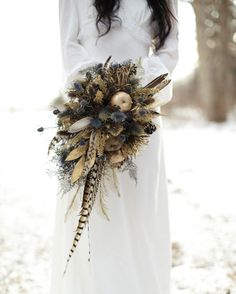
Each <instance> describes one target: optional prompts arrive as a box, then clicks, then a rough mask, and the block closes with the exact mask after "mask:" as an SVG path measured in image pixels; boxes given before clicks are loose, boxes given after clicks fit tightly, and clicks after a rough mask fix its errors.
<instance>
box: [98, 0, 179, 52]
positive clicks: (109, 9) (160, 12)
mask: <svg viewBox="0 0 236 294" xmlns="http://www.w3.org/2000/svg"><path fill="white" fill-rule="evenodd" d="M147 3H148V7H149V8H150V9H151V11H152V15H151V22H152V21H154V30H155V35H154V37H153V40H152V42H153V45H154V47H155V48H154V50H155V51H157V50H158V49H159V48H160V47H162V45H163V44H164V43H165V39H166V38H167V36H168V35H169V33H170V31H171V28H172V22H171V17H173V18H174V19H175V20H176V21H178V20H177V19H176V18H175V16H174V15H173V13H172V12H171V10H170V5H169V0H147ZM93 5H94V6H95V8H96V10H97V18H96V27H97V29H98V32H99V38H100V37H102V36H104V35H106V34H107V33H108V32H109V31H110V29H111V22H112V20H116V19H119V20H120V18H119V17H118V16H117V15H115V13H116V12H117V11H118V10H119V8H120V0H94V4H93ZM99 22H101V23H103V24H104V25H105V26H106V27H107V30H106V31H105V33H103V34H100V29H99V26H98V24H99Z"/></svg>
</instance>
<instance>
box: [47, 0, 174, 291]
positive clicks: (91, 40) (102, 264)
mask: <svg viewBox="0 0 236 294" xmlns="http://www.w3.org/2000/svg"><path fill="white" fill-rule="evenodd" d="M171 4H172V6H171V9H172V12H173V14H174V15H175V17H176V18H177V1H176V0H172V1H171ZM118 16H119V17H120V18H121V20H122V24H121V26H120V23H119V22H118V21H115V22H113V23H112V28H111V31H110V32H109V33H108V34H107V35H105V36H104V37H101V38H100V39H99V40H98V42H97V43H96V37H97V29H96V25H95V19H96V10H95V7H94V6H93V5H92V0H60V2H59V20H60V21H59V23H60V33H61V49H62V50H61V52H62V62H63V73H64V79H63V83H62V88H63V89H64V88H65V87H66V86H67V85H68V84H69V83H70V81H71V80H73V78H74V77H75V76H76V74H78V73H79V70H81V69H83V68H85V67H86V66H88V65H91V64H93V63H94V62H95V63H96V62H104V61H105V60H106V59H107V58H108V56H110V55H112V61H123V60H126V59H130V58H133V59H134V60H136V58H139V57H141V60H142V66H143V68H144V70H145V76H144V77H143V81H142V83H143V85H145V84H146V83H147V82H150V81H151V80H152V79H154V78H155V77H157V76H158V75H160V74H162V73H168V74H169V76H168V77H169V78H171V74H172V72H173V70H174V68H175V66H176V64H177V61H178V25H177V23H176V22H173V29H172V31H171V33H170V35H169V36H168V38H167V39H166V42H165V44H164V46H163V47H162V48H161V49H160V50H159V51H158V52H157V53H152V55H148V54H149V48H150V45H151V40H152V36H153V30H152V27H151V26H150V24H149V20H150V17H151V10H150V8H149V7H148V5H147V1H146V0H123V1H121V7H120V9H119V12H118ZM102 28H103V27H102V26H101V31H102V32H103V30H102ZM104 31H105V28H104ZM156 95H159V96H158V97H159V99H160V104H159V106H158V107H157V109H158V110H160V106H161V105H164V104H166V103H168V102H169V101H170V100H171V99H172V82H171V83H170V84H169V85H168V86H167V87H166V88H164V89H163V90H162V92H161V93H158V94H156ZM159 124H160V128H159V129H158V130H157V131H156V132H155V133H153V134H152V135H151V137H150V142H149V145H148V146H146V147H145V148H144V149H143V152H141V153H140V154H139V155H138V156H137V158H136V159H135V163H136V164H137V167H138V181H137V186H136V185H135V182H134V181H133V179H131V178H130V177H129V175H128V174H127V172H124V173H122V174H119V186H120V192H121V196H120V197H118V196H117V194H116V193H115V192H114V190H110V192H109V196H108V197H107V208H108V215H109V217H110V221H107V220H106V219H105V218H104V217H102V216H101V214H99V213H98V210H97V209H96V208H95V207H94V208H93V209H92V212H91V215H90V220H89V234H88V230H87V226H86V228H85V230H84V232H83V233H82V236H81V239H80V241H79V243H78V245H77V248H76V250H75V252H74V254H73V255H72V258H71V260H70V263H69V265H68V269H67V273H66V275H65V276H63V270H64V267H65V263H66V259H67V257H68V254H69V250H70V248H71V246H72V242H73V238H74V231H75V228H76V226H77V221H78V214H79V210H80V206H79V204H80V203H79V202H78V203H77V207H75V208H74V209H73V210H72V212H71V214H70V215H69V216H68V218H67V220H66V221H64V217H65V212H66V210H67V207H68V205H69V203H70V200H71V197H72V195H73V193H68V195H64V196H63V198H60V197H58V198H57V205H56V218H55V234H54V245H53V258H52V277H51V289H50V294H170V284H171V279H170V277H171V275H170V273H171V246H170V245H171V242H170V230H169V212H168V190H167V179H166V172H165V161H164V150H163V137H162V132H163V131H162V120H161V117H159ZM78 201H79V200H78ZM88 236H89V239H88ZM89 240H90V261H88V257H89Z"/></svg>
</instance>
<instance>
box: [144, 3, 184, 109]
mask: <svg viewBox="0 0 236 294" xmlns="http://www.w3.org/2000/svg"><path fill="white" fill-rule="evenodd" d="M170 3H171V7H170V10H171V11H172V13H173V15H174V16H175V18H176V19H177V20H178V0H171V1H170ZM171 20H172V29H171V31H170V33H169V35H168V36H167V38H166V40H165V43H164V45H163V46H162V47H161V48H160V49H159V50H158V51H157V52H153V53H152V54H151V55H150V56H145V57H142V58H141V65H142V66H143V68H144V73H145V74H144V80H143V85H144V86H145V85H146V84H147V83H149V82H150V81H152V80H153V79H154V78H156V77H157V76H159V75H161V74H163V73H168V76H167V78H168V79H171V82H170V83H169V84H168V85H167V86H166V87H165V88H163V89H162V90H161V91H160V93H157V94H155V97H156V98H158V100H160V102H159V103H158V106H162V105H164V104H166V103H168V102H169V101H170V100H171V99H172V96H173V81H172V77H171V76H172V73H173V70H174V68H175V67H176V65H177V62H178V57H179V52H178V51H179V50H178V45H179V39H178V33H179V28H178V23H177V21H176V20H175V19H173V18H172V17H171Z"/></svg>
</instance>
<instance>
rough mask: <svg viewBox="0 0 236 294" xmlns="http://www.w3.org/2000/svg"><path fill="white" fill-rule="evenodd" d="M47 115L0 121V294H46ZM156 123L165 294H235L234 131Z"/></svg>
mask: <svg viewBox="0 0 236 294" xmlns="http://www.w3.org/2000/svg"><path fill="white" fill-rule="evenodd" d="M50 116H51V122H49V123H47V122H45V121H48V119H47V117H48V112H37V113H33V115H32V114H31V115H29V113H27V112H16V113H14V112H13V113H6V112H5V113H1V115H0V132H1V145H0V146H1V147H0V148H1V152H0V163H1V164H0V179H1V180H0V293H1V294H21V293H27V294H29V293H30V294H46V293H48V289H49V282H50V256H51V245H52V244H51V237H52V232H53V222H54V212H55V191H56V183H55V179H53V178H50V177H49V176H48V175H47V174H46V173H45V169H46V168H47V165H46V162H47V156H46V152H47V144H48V141H49V139H50V138H51V136H52V134H53V133H54V130H53V129H50V130H48V132H46V133H45V134H39V133H37V132H36V129H37V128H38V127H40V126H41V125H43V126H45V125H49V124H50V125H53V117H52V115H51V114H50ZM193 116H194V117H195V121H194V122H193V121H189V120H187V119H180V120H177V119H170V118H169V117H165V118H163V126H164V128H165V134H164V145H165V158H166V168H167V175H168V182H169V192H170V193H169V207H170V221H171V234H172V247H173V267H172V284H173V290H172V294H179V293H183V294H195V293H196V294H217V293H219V294H235V293H236V254H235V253H236V213H235V207H236V206H235V203H236V200H235V197H236V184H235V171H234V169H235V167H236V156H235V150H236V136H235V134H236V125H235V122H233V121H232V122H231V121H229V122H227V123H223V124H219V125H217V124H214V123H206V122H204V121H203V120H201V119H200V118H199V117H198V116H196V114H194V115H193Z"/></svg>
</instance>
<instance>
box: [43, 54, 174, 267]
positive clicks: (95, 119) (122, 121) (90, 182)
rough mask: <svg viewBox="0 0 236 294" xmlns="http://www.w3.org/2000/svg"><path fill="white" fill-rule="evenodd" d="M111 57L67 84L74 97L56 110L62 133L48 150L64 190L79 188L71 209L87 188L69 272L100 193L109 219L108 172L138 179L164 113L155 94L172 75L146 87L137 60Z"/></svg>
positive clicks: (59, 128) (58, 132)
mask: <svg viewBox="0 0 236 294" xmlns="http://www.w3.org/2000/svg"><path fill="white" fill-rule="evenodd" d="M110 59H111V56H109V58H108V59H107V60H106V61H105V62H104V64H103V63H97V64H96V65H94V66H91V67H88V68H86V69H85V76H84V77H81V78H78V79H75V80H74V81H73V83H72V86H71V87H69V88H67V90H66V94H67V96H68V101H66V102H65V103H64V104H63V105H62V106H61V107H60V108H59V109H55V110H54V114H55V115H56V116H57V132H56V135H55V136H54V138H53V139H52V141H51V143H50V144H49V148H48V152H49V153H50V152H53V154H54V156H53V158H52V159H53V161H54V162H55V163H56V166H57V171H56V172H57V175H58V178H59V180H60V181H61V183H62V186H63V187H64V188H63V189H64V192H65V193H66V192H67V191H69V190H70V189H72V188H73V187H74V186H76V187H78V189H77V192H76V194H75V196H74V197H73V200H72V202H71V204H70V206H69V208H68V210H70V209H71V207H72V205H73V203H74V201H75V198H76V196H77V194H78V192H79V191H80V189H83V194H82V195H83V196H82V202H81V207H80V214H79V219H78V225H77V228H76V231H75V236H74V240H73V244H72V248H71V250H70V252H69V256H68V259H67V261H66V267H65V271H64V273H65V272H66V268H67V266H68V263H69V260H70V258H71V257H72V254H73V252H74V250H75V248H76V246H77V243H78V242H79V240H80V237H81V234H82V232H83V231H84V229H85V226H86V224H87V223H88V220H89V216H90V214H91V211H92V208H93V206H94V202H95V200H96V199H97V198H98V197H100V201H99V203H100V205H101V209H102V212H103V214H104V215H105V216H106V218H107V219H108V220H109V217H108V214H107V212H106V209H105V205H104V202H103V197H102V196H101V195H102V187H104V186H103V185H102V183H103V181H104V178H105V175H106V174H107V173H108V172H109V171H111V172H112V174H113V176H114V177H113V179H114V181H116V180H115V179H116V176H115V173H116V172H117V171H122V172H123V171H125V170H128V172H129V175H130V176H131V177H132V178H133V179H134V180H135V181H137V175H136V172H137V167H136V165H135V164H134V162H133V159H134V158H135V156H136V155H137V154H138V153H139V152H140V150H141V148H142V147H143V146H144V145H146V144H148V139H149V137H150V135H151V134H152V133H153V132H155V131H156V129H157V125H156V124H155V123H154V121H153V120H154V118H156V117H157V116H160V115H163V114H161V113H159V112H157V111H156V110H155V103H156V98H155V97H154V95H155V94H156V93H158V92H159V91H161V89H163V88H164V87H165V86H166V85H167V84H168V83H169V82H170V80H167V79H166V76H167V73H166V74H163V75H160V76H158V77H157V78H155V79H154V80H153V81H151V82H150V83H148V84H147V85H146V86H144V87H141V86H140V85H141V84H140V78H139V76H138V74H137V70H138V66H137V64H135V63H133V62H132V60H127V61H124V62H123V63H117V62H113V63H112V62H111V63H109V62H110ZM40 129H41V130H42V129H43V128H40ZM103 192H104V191H103ZM98 195H100V196H98ZM67 213H68V212H67Z"/></svg>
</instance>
